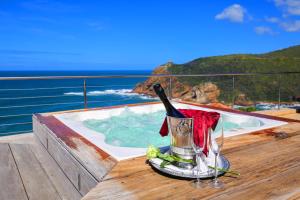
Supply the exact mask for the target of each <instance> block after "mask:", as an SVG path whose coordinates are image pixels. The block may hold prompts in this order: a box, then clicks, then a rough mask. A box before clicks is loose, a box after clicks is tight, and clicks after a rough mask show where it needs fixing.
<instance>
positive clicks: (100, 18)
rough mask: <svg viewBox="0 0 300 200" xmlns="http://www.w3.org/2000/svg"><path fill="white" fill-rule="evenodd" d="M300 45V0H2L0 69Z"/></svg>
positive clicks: (147, 61)
mask: <svg viewBox="0 0 300 200" xmlns="http://www.w3.org/2000/svg"><path fill="white" fill-rule="evenodd" d="M299 44H300V0H243V1H237V0H235V1H231V0H223V1H219V0H188V1H187V0H186V1H184V0H180V1H179V0H127V1H126V0H97V1H96V0H95V1H92V0H53V1H51V0H0V70H120V69H121V70H137V69H138V70H149V69H153V68H154V67H156V66H158V65H160V64H163V63H166V62H168V61H172V62H174V63H185V62H188V61H191V60H193V59H196V58H199V57H205V56H215V55H224V54H235V53H263V52H268V51H272V50H276V49H281V48H285V47H289V46H293V45H299Z"/></svg>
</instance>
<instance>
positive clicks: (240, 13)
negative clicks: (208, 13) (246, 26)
mask: <svg viewBox="0 0 300 200" xmlns="http://www.w3.org/2000/svg"><path fill="white" fill-rule="evenodd" d="M246 13H247V11H246V9H245V8H243V7H242V6H241V5H239V4H233V5H231V6H229V7H227V8H225V9H224V10H223V11H222V12H221V13H219V14H217V15H216V16H215V19H217V20H229V21H231V22H239V23H242V22H243V21H244V17H245V14H246Z"/></svg>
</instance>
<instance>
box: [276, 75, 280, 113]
mask: <svg viewBox="0 0 300 200" xmlns="http://www.w3.org/2000/svg"><path fill="white" fill-rule="evenodd" d="M280 106H281V74H279V80H278V107H277V109H278V110H280Z"/></svg>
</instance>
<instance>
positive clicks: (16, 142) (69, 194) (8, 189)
mask: <svg viewBox="0 0 300 200" xmlns="http://www.w3.org/2000/svg"><path fill="white" fill-rule="evenodd" d="M0 186H1V189H0V199H1V200H2V199H3V200H19V199H20V200H23V199H24V200H25V199H30V200H41V199H43V200H48V199H49V200H52V199H68V200H73V199H74V200H77V199H81V198H82V195H80V193H79V192H78V191H77V190H76V188H75V187H74V186H73V185H72V184H71V183H70V181H69V180H68V179H67V177H66V176H65V174H64V172H63V171H62V170H61V169H60V168H59V166H58V165H57V163H56V162H55V161H54V160H53V158H52V157H51V156H50V155H49V154H48V153H47V152H46V150H45V149H44V148H43V147H42V146H41V145H40V144H39V143H38V142H37V141H36V140H35V139H34V137H33V134H32V133H29V134H23V135H16V136H10V137H2V138H0Z"/></svg>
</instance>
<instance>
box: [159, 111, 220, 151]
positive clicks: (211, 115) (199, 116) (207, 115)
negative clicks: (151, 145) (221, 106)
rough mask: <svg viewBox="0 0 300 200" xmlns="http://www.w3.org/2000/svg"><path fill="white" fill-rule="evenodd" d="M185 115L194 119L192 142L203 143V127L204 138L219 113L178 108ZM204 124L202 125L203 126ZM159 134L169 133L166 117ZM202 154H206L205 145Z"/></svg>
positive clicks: (215, 122)
mask: <svg viewBox="0 0 300 200" xmlns="http://www.w3.org/2000/svg"><path fill="white" fill-rule="evenodd" d="M178 110H179V111H180V112H181V113H182V114H183V115H184V116H185V117H187V118H193V119H194V133H195V134H194V142H195V144H196V145H199V144H200V145H201V146H202V145H203V135H202V134H203V131H202V130H203V129H202V128H204V130H205V134H206V138H207V136H208V129H209V128H212V129H213V130H214V129H215V128H216V126H217V124H218V121H219V118H220V114H219V113H217V112H206V111H202V110H191V109H178ZM203 126H204V127H203ZM159 132H160V135H161V136H163V137H164V136H167V135H168V133H169V130H168V124H167V119H166V118H165V120H164V122H163V124H162V126H161V128H160V131H159ZM203 152H204V154H205V155H206V156H207V155H208V147H207V145H206V146H205V147H204V151H203Z"/></svg>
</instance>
